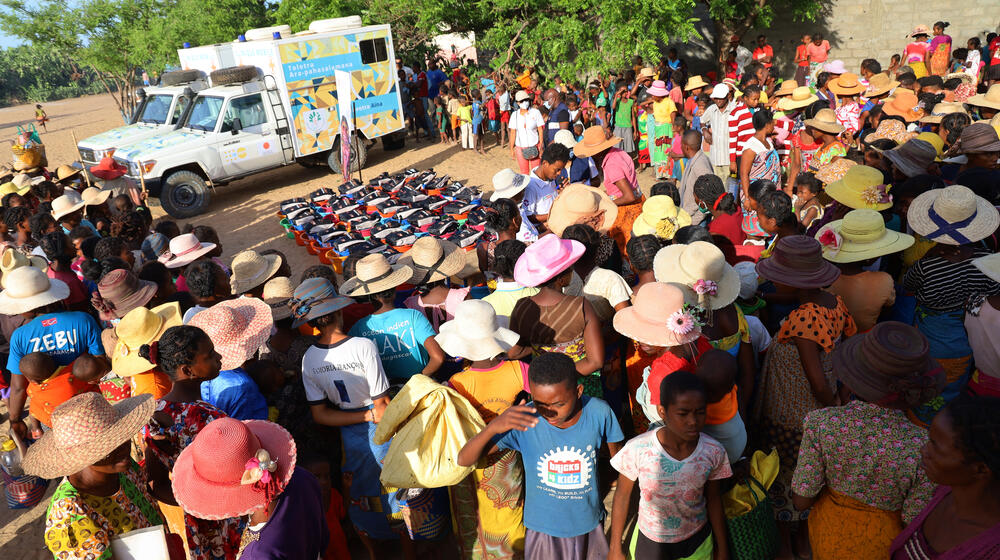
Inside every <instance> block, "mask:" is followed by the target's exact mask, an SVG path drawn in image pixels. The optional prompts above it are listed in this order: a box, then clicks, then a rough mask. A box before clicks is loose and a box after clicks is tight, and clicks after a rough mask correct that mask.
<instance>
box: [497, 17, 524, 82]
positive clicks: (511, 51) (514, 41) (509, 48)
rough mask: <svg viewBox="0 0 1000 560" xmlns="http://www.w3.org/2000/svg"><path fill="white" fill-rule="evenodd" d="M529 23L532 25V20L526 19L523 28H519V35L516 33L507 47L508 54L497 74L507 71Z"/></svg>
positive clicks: (522, 23)
mask: <svg viewBox="0 0 1000 560" xmlns="http://www.w3.org/2000/svg"><path fill="white" fill-rule="evenodd" d="M529 23H531V20H530V19H526V20H524V21H522V22H521V27H520V28H518V30H517V33H515V34H514V37H513V38H512V39H511V40H510V45H508V46H507V54H506V55H505V56H504V59H503V62H502V63H500V66H498V67H497V72H500V71H501V69H505V68H506V67H507V65H508V64H509V63H510V57H512V56H514V47H515V45H517V41H518V39H520V38H521V33H523V32H524V30H525V29H527V27H528V24H529Z"/></svg>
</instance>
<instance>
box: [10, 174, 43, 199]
mask: <svg viewBox="0 0 1000 560" xmlns="http://www.w3.org/2000/svg"><path fill="white" fill-rule="evenodd" d="M44 181H45V177H42V176H41V175H39V176H38V177H32V176H31V175H28V174H27V173H18V174H17V175H14V178H13V179H11V180H10V182H11V183H14V186H16V187H17V188H18V189H21V190H19V191H18V192H19V193H20V194H24V193H26V192H28V191H29V190H31V187H32V186H33V185H37V184H38V183H41V182H44Z"/></svg>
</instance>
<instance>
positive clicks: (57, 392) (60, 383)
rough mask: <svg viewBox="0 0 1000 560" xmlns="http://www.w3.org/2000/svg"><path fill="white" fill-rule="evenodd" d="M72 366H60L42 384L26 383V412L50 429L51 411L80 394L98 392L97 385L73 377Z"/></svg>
mask: <svg viewBox="0 0 1000 560" xmlns="http://www.w3.org/2000/svg"><path fill="white" fill-rule="evenodd" d="M72 371H73V364H69V365H65V366H60V367H59V368H58V369H56V371H55V373H53V374H52V377H50V378H49V379H48V381H45V382H43V383H31V382H29V383H28V398H30V399H31V406H30V407H29V409H28V411H29V412H30V413H31V415H32V416H34V417H35V418H37V419H38V421H39V422H41V423H42V424H45V425H46V426H48V427H50V428H51V427H52V411H53V410H55V409H56V407H57V406H59V405H61V404H62V403H64V402H66V401H68V400H69V399H71V398H73V397H75V396H76V395H79V394H81V393H88V392H90V391H94V392H100V388H98V386H97V385H91V384H90V383H86V382H84V381H80V380H79V379H77V378H75V377H73V374H72V373H71V372H72Z"/></svg>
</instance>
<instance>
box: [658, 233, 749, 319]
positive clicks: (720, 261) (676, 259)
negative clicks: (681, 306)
mask: <svg viewBox="0 0 1000 560" xmlns="http://www.w3.org/2000/svg"><path fill="white" fill-rule="evenodd" d="M653 275H654V276H655V277H656V281H657V282H667V283H672V284H681V285H683V286H684V287H685V289H686V290H687V291H688V292H689V293H685V296H686V297H687V299H688V301H691V302H697V303H698V306H699V307H701V308H703V309H705V310H709V309H712V310H714V309H722V308H723V307H725V306H727V305H729V304H730V303H733V302H734V301H736V297H737V296H739V295H740V275H739V274H738V273H737V272H736V269H734V268H733V267H732V266H730V265H729V263H727V262H726V256H725V255H723V254H722V250H721V249H719V248H718V247H716V246H715V245H713V244H711V243H709V242H707V241H695V242H694V243H691V244H690V245H668V246H666V247H664V248H662V249H660V250H659V251H657V253H656V257H654V258H653Z"/></svg>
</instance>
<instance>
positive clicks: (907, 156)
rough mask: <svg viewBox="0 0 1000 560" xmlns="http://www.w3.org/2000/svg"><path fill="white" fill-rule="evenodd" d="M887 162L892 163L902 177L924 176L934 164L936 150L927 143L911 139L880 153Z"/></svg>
mask: <svg viewBox="0 0 1000 560" xmlns="http://www.w3.org/2000/svg"><path fill="white" fill-rule="evenodd" d="M882 155H883V156H885V158H886V159H887V160H889V161H890V162H892V164H893V165H894V166H896V169H899V170H900V171H901V172H902V173H903V175H906V176H907V177H914V176H916V175H925V174H926V173H927V168H928V167H929V166H930V165H931V164H932V163H934V158H936V157H937V150H935V149H934V146H932V145H931V144H930V143H929V142H926V141H924V140H919V139H917V138H913V139H911V140H907V141H906V142H904V143H903V144H902V145H900V146H897V147H895V148H893V149H891V150H888V151H885V152H882Z"/></svg>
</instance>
